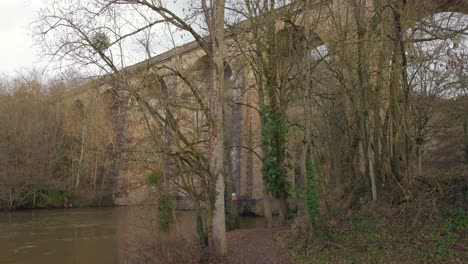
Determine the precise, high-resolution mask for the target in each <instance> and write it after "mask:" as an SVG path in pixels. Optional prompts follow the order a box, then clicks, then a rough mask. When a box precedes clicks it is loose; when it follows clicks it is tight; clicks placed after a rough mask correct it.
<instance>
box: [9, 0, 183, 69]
mask: <svg viewBox="0 0 468 264" xmlns="http://www.w3.org/2000/svg"><path fill="white" fill-rule="evenodd" d="M44 1H45V0H0V75H3V74H6V75H9V76H14V75H15V74H16V73H18V72H24V71H30V70H32V69H33V68H36V69H38V70H42V69H43V68H44V67H45V66H46V63H45V62H44V61H40V58H39V53H38V51H37V48H35V47H34V46H33V39H32V37H31V30H30V24H31V23H32V22H33V21H35V20H36V19H37V17H38V12H39V11H40V9H41V7H44V5H45V4H44ZM184 2H185V5H184ZM186 2H188V1H187V0H177V2H175V1H170V2H169V3H171V6H172V8H174V7H175V8H176V10H177V11H178V12H176V13H179V12H181V9H182V8H184V7H186V6H187V4H186ZM180 44H181V43H178V45H180ZM163 46H166V47H164V48H163V50H167V49H168V48H169V46H168V45H163ZM159 49H161V47H160V48H159ZM163 50H158V51H157V52H158V53H159V52H162V51H163Z"/></svg>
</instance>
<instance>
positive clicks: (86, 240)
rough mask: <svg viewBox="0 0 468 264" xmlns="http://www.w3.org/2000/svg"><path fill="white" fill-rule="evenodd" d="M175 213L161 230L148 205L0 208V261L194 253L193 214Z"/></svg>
mask: <svg viewBox="0 0 468 264" xmlns="http://www.w3.org/2000/svg"><path fill="white" fill-rule="evenodd" d="M176 215H177V222H176V223H175V224H172V225H170V227H169V229H168V230H166V231H161V227H160V224H159V221H158V210H157V207H154V206H141V207H138V206H135V207H114V208H75V209H53V210H29V211H15V212H7V213H5V212H4V213H1V212H0V263H2V264H30V263H31V264H68V263H70V264H94V263H96V264H107V263H112V264H114V263H116V264H121V263H122V264H126V263H132V264H133V263H164V262H166V261H164V260H165V259H167V260H174V259H191V258H192V259H194V258H195V257H196V254H197V253H196V252H197V243H196V239H195V234H196V233H195V220H194V219H195V216H194V214H193V212H187V211H186V212H177V214H176ZM261 227H263V218H258V217H243V218H241V228H261ZM155 259H157V261H156V262H155V261H154V260H155Z"/></svg>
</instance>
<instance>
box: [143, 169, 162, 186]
mask: <svg viewBox="0 0 468 264" xmlns="http://www.w3.org/2000/svg"><path fill="white" fill-rule="evenodd" d="M161 183H162V177H161V175H160V174H159V173H157V172H155V171H153V172H151V173H150V174H148V177H147V178H146V184H148V185H149V186H154V187H159V186H160V185H161Z"/></svg>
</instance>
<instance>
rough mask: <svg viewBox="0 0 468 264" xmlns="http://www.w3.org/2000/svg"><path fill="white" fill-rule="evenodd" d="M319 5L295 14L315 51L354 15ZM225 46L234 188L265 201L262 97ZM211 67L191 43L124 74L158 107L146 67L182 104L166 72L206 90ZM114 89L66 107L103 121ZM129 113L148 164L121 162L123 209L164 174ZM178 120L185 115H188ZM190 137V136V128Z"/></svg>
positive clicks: (345, 5) (438, 7)
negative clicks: (153, 176)
mask: <svg viewBox="0 0 468 264" xmlns="http://www.w3.org/2000/svg"><path fill="white" fill-rule="evenodd" d="M316 2H317V3H316V4H314V5H313V6H312V8H311V9H309V10H305V9H298V11H297V14H296V15H295V16H294V23H296V24H297V25H298V26H304V25H303V24H304V21H305V20H306V19H304V18H308V19H307V21H313V24H312V25H308V26H309V27H310V28H312V29H313V31H314V32H315V34H316V35H317V36H318V37H317V41H316V43H315V44H313V45H312V46H310V47H309V48H310V49H313V48H316V47H317V46H319V45H322V44H323V43H325V45H326V44H327V40H329V39H333V37H334V34H337V33H336V32H335V30H334V28H333V27H332V26H331V25H332V23H331V20H332V19H336V18H337V17H340V18H343V17H344V16H348V15H349V12H350V7H349V3H350V2H352V1H347V0H341V1H337V0H333V1H331V0H327V1H316ZM376 2H378V1H371V0H368V1H367V3H368V7H369V10H372V8H373V4H374V3H376ZM407 2H408V3H407V4H408V10H409V11H410V12H412V13H413V14H414V18H415V20H418V19H421V18H423V17H425V16H428V15H431V14H434V13H439V12H461V13H464V14H467V13H468V1H467V0H429V1H419V0H407ZM239 25H241V26H240V27H243V28H244V29H245V28H248V23H246V22H241V23H240V24H239ZM283 28H284V23H282V22H278V24H277V31H278V34H280V32H281V31H282V30H283ZM229 32H235V33H232V34H238V33H237V32H238V31H236V30H233V31H229V30H228V33H229ZM240 34H247V33H245V32H244V33H240ZM228 35H229V34H228ZM227 44H228V45H227V46H228V47H229V48H228V51H227V58H228V60H227V61H228V65H227V66H226V87H230V88H228V89H231V90H232V93H231V92H230V93H231V94H232V95H231V96H232V97H231V98H229V100H230V102H231V103H228V104H226V109H225V111H226V112H228V113H229V119H228V125H227V126H228V127H229V129H230V134H231V135H232V136H231V137H230V138H229V141H230V144H231V146H232V147H230V148H227V151H228V153H229V155H230V159H231V168H230V169H231V173H232V176H233V183H234V190H235V192H236V193H237V194H238V196H239V197H240V198H241V199H244V200H247V201H255V200H261V199H262V198H263V179H262V175H261V165H262V163H261V160H260V158H259V156H258V154H259V153H261V150H260V130H259V129H260V116H259V112H258V110H257V109H258V95H257V92H256V90H255V78H254V75H253V73H252V71H251V70H249V67H248V65H247V63H246V62H245V59H244V58H243V56H242V51H241V49H239V48H238V46H236V45H239V43H238V42H236V37H233V36H232V35H230V36H229V38H228V39H227ZM207 67H209V66H208V64H207V61H206V54H205V53H204V51H203V50H202V49H201V48H200V47H199V45H198V44H197V43H196V42H191V43H188V44H186V45H183V46H180V47H177V48H174V49H172V50H169V51H167V52H165V53H162V54H160V55H157V56H155V57H153V58H151V59H149V60H147V61H143V62H141V63H138V64H136V65H133V66H130V67H128V68H127V69H124V70H123V71H124V72H127V73H129V74H128V76H129V78H132V79H134V80H132V81H131V82H130V83H131V84H132V87H133V88H132V89H135V90H134V91H133V92H136V93H138V94H139V95H140V96H142V97H145V98H146V99H147V100H148V101H149V102H150V104H152V105H157V104H160V103H163V102H164V100H166V99H167V98H168V97H167V93H162V92H161V91H159V92H158V91H152V90H148V89H146V90H145V89H143V88H142V86H144V85H143V84H142V82H141V81H140V80H139V78H145V77H137V78H135V76H142V75H141V72H142V71H144V69H148V68H151V69H153V70H152V71H155V70H156V69H157V71H160V73H159V75H160V76H163V79H164V82H165V84H164V85H165V86H166V87H167V89H168V90H169V93H170V94H171V96H174V97H177V98H183V99H184V100H181V101H179V103H181V102H182V103H183V102H187V101H186V100H189V99H190V91H189V90H188V89H187V87H186V86H185V85H184V84H183V82H182V81H181V80H180V78H177V77H175V76H173V75H172V76H171V74H168V73H169V72H170V70H168V69H175V70H177V71H178V72H181V73H183V74H185V75H187V76H189V78H191V79H192V80H194V81H195V82H197V83H198V84H201V85H202V86H203V82H206V81H207V78H208V75H207V72H208V71H207ZM110 88H111V85H109V84H103V82H94V83H91V84H89V85H85V86H84V87H81V88H79V89H76V90H75V91H73V92H71V93H70V95H69V96H68V99H67V103H66V104H68V106H66V107H71V105H73V104H76V102H77V101H78V102H79V104H82V106H83V108H84V112H86V113H88V114H90V115H101V116H102V117H103V118H102V120H105V119H106V112H105V111H100V112H99V111H94V110H90V109H91V108H92V106H93V105H102V104H104V105H105V104H109V102H110V101H109V99H108V97H109V96H108V93H107V91H109V89H110ZM103 95H104V96H103ZM106 98H107V99H106ZM186 106H187V105H186ZM182 107H184V106H182ZM186 108H187V109H186V110H185V113H186V115H185V119H192V121H193V123H199V122H202V121H200V119H201V117H200V115H199V113H198V110H190V107H188V106H187V107H186ZM87 109H88V110H87ZM125 113H126V116H127V118H126V120H127V121H126V127H125V135H126V136H125V138H126V139H125V142H126V144H127V145H128V147H129V149H131V150H132V152H133V153H134V152H135V151H136V152H141V153H139V154H137V155H136V156H138V157H139V158H140V159H141V158H143V159H144V160H146V161H148V163H144V164H142V163H141V162H137V161H135V160H137V159H136V158H128V159H127V160H126V162H125V164H123V163H122V164H121V166H120V173H119V175H120V176H119V190H118V192H117V194H118V195H117V196H116V197H115V198H116V199H115V203H116V204H119V205H126V204H140V203H145V202H148V197H151V193H152V192H153V191H152V189H151V187H149V186H147V185H146V179H147V176H148V174H149V173H151V172H152V171H161V166H162V165H161V164H162V160H163V157H162V155H160V154H157V153H156V154H154V155H149V154H147V153H151V151H150V149H149V148H148V145H149V142H150V141H151V140H152V139H151V136H152V135H151V133H150V132H148V129H147V128H148V125H150V126H151V124H148V120H147V117H146V116H145V115H144V114H143V113H142V111H141V106H139V105H138V103H136V102H135V100H133V99H132V98H131V96H129V97H128V102H127V108H126V111H125ZM297 114H299V115H300V114H301V113H300V110H299V111H296V112H295V113H294V115H297ZM180 116H184V114H181V115H180ZM181 119H183V118H181ZM181 122H183V121H181ZM150 123H151V122H150ZM188 124H189V122H187V120H185V125H188ZM103 126H104V125H103ZM83 129H84V130H85V129H87V128H86V126H85V125H83ZM85 133H86V132H84V134H85ZM187 133H191V132H190V131H189V130H187ZM158 135H159V136H157V138H158V139H159V140H160V141H163V138H162V137H161V135H160V134H158ZM153 136H154V135H153ZM104 137H106V136H104ZM300 140H301V139H297V138H294V137H292V138H291V139H290V141H291V142H289V145H290V147H291V148H294V145H295V144H300ZM143 152H144V153H145V154H144V155H143V154H142V153H143ZM124 156H126V157H130V156H132V155H131V154H129V153H126V154H124ZM133 157H135V155H133ZM150 161H151V162H150ZM289 180H290V182H291V183H292V185H293V186H294V184H295V181H296V179H295V176H294V172H293V171H292V170H291V171H290V173H289ZM251 209H252V210H253V211H255V212H257V213H261V212H262V209H261V205H257V206H256V207H255V208H251Z"/></svg>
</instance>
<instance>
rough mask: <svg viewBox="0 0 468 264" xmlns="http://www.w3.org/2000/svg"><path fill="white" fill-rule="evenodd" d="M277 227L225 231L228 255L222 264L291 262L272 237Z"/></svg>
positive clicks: (283, 263) (285, 263)
mask: <svg viewBox="0 0 468 264" xmlns="http://www.w3.org/2000/svg"><path fill="white" fill-rule="evenodd" d="M276 231H278V229H276V228H273V229H244V230H235V231H232V232H229V233H227V239H228V251H229V253H228V256H226V257H225V258H223V260H222V261H221V263H223V264H263V263H265V264H292V263H293V262H292V261H290V260H289V258H288V255H287V253H286V251H285V250H284V249H283V248H281V247H280V246H279V245H278V243H277V242H276V241H275V239H274V233H275V232H276Z"/></svg>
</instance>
